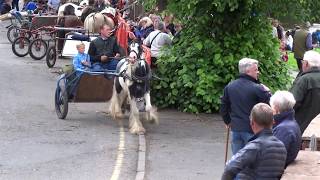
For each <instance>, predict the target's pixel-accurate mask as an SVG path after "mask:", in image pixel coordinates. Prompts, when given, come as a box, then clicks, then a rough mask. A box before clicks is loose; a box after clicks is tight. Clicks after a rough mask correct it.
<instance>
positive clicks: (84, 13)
mask: <svg viewBox="0 0 320 180" xmlns="http://www.w3.org/2000/svg"><path fill="white" fill-rule="evenodd" d="M93 5H94V0H89V1H88V5H87V6H86V7H85V8H83V10H82V13H81V18H80V19H81V21H82V22H84V20H85V19H86V17H87V16H88V15H89V14H91V13H93V12H95V8H94V7H93Z"/></svg>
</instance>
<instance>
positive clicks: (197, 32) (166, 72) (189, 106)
mask: <svg viewBox="0 0 320 180" xmlns="http://www.w3.org/2000/svg"><path fill="white" fill-rule="evenodd" d="M307 1H309V0H307ZM307 1H303V0H292V1H289V0H283V1H279V0H278V1H276V0H268V1H265V0H170V1H168V6H167V8H168V10H169V11H170V12H172V13H174V15H175V17H177V18H178V19H180V20H181V22H182V23H183V25H184V29H183V32H182V36H181V38H180V40H179V41H178V42H177V43H176V44H174V46H173V47H172V48H171V49H170V50H169V51H170V52H169V53H167V54H166V55H165V56H163V57H162V58H161V59H160V60H159V63H158V69H157V75H158V76H159V77H161V78H162V80H161V81H153V84H152V85H153V87H152V93H153V97H156V98H155V100H156V104H157V105H158V106H159V107H173V108H177V109H179V110H182V111H186V112H193V113H198V112H207V113H210V112H213V111H216V110H218V108H219V104H220V96H221V95H222V90H223V88H224V87H225V85H226V84H227V83H228V82H230V81H231V80H234V79H236V76H237V75H238V68H237V67H238V61H239V60H240V59H241V58H243V57H250V58H254V59H257V60H259V62H260V68H259V70H260V73H261V75H260V81H261V82H262V83H264V84H266V85H267V86H268V87H270V88H271V89H272V90H277V89H285V88H286V86H287V85H288V83H290V82H291V81H290V78H289V75H288V69H287V66H286V65H285V63H284V62H282V61H281V60H280V54H279V42H278V41H277V40H276V39H274V38H272V33H271V32H272V28H271V24H270V20H268V17H269V16H270V15H271V14H272V15H273V16H275V17H277V15H279V14H281V15H283V13H284V11H283V8H287V7H288V3H289V5H291V4H293V3H294V2H295V3H297V4H294V6H293V7H294V8H295V9H299V8H304V9H305V7H307V5H308V4H307ZM145 3H146V4H148V7H152V5H153V4H154V3H155V0H149V1H148V0H145ZM318 4H319V3H318ZM280 10H281V11H280ZM299 13H303V14H304V16H302V15H301V18H300V19H301V20H304V18H307V16H306V15H307V14H308V11H307V10H303V11H299ZM287 15H291V16H293V17H296V15H292V14H290V13H287Z"/></svg>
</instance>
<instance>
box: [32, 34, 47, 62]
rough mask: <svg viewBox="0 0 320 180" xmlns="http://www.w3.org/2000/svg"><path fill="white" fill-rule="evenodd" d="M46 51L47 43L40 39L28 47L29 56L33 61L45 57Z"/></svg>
mask: <svg viewBox="0 0 320 180" xmlns="http://www.w3.org/2000/svg"><path fill="white" fill-rule="evenodd" d="M47 50H48V45H47V43H46V42H45V41H44V40H42V39H36V40H34V41H32V42H31V44H30V46H29V54H30V56H31V57H32V58H33V59H34V60H40V59H42V58H44V56H46V53H47Z"/></svg>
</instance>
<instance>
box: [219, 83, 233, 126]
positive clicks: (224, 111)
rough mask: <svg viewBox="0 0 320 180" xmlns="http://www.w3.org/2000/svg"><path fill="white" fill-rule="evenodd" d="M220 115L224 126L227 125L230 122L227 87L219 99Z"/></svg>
mask: <svg viewBox="0 0 320 180" xmlns="http://www.w3.org/2000/svg"><path fill="white" fill-rule="evenodd" d="M220 115H221V116H222V119H223V121H224V123H225V124H226V125H229V124H230V122H231V118H230V101H229V95H228V90H227V87H225V88H224V90H223V96H222V97H221V105H220Z"/></svg>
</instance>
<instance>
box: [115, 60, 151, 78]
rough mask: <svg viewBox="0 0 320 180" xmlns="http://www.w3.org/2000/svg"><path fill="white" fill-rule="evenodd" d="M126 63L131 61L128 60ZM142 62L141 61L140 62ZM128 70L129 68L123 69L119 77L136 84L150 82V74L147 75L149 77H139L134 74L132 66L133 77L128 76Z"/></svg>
mask: <svg viewBox="0 0 320 180" xmlns="http://www.w3.org/2000/svg"><path fill="white" fill-rule="evenodd" d="M126 61H129V59H127V58H126ZM138 61H140V60H138ZM127 70H128V67H126V68H125V69H123V70H122V71H121V72H120V73H119V76H120V77H123V78H124V79H129V80H130V81H133V82H135V83H139V84H141V83H144V82H146V81H148V80H150V79H151V78H150V75H149V73H147V75H145V76H137V75H134V73H132V66H131V75H128V74H127V73H126V72H127Z"/></svg>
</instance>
